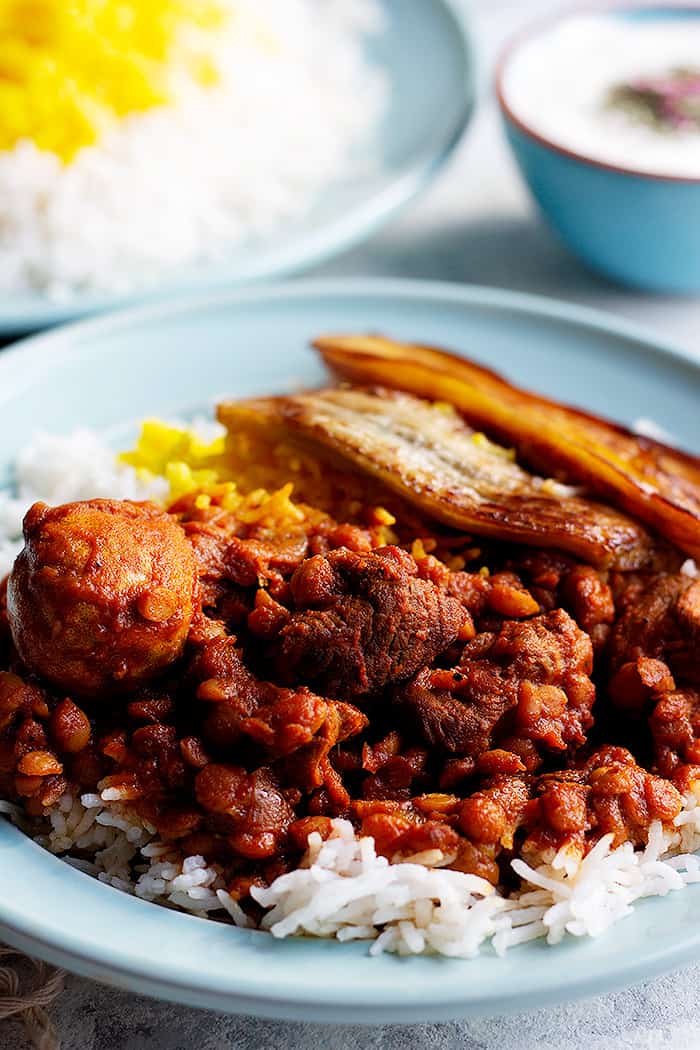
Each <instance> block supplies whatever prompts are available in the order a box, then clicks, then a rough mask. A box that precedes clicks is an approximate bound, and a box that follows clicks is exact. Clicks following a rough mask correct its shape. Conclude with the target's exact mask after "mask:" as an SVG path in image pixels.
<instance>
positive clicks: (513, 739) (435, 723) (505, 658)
mask: <svg viewBox="0 0 700 1050" xmlns="http://www.w3.org/2000/svg"><path fill="white" fill-rule="evenodd" d="M592 664H593V654H592V649H591V642H590V639H589V638H588V636H587V635H586V634H584V633H583V631H581V630H580V629H579V628H578V627H577V626H576V624H575V623H574V621H573V620H572V619H571V617H570V616H568V615H567V613H565V612H563V611H562V610H561V609H557V610H555V611H553V612H550V613H547V614H545V615H543V616H536V617H534V618H533V619H531V620H527V621H524V622H522V623H520V622H517V621H514V620H508V621H505V622H504V623H503V624H502V625H501V628H500V630H499V631H498V632H497V633H496V632H487V633H484V634H480V635H478V636H477V637H476V638H475V639H474V640H473V641H472V642H469V643H467V645H466V646H465V649H464V654H463V657H462V661H461V663H460V665H459V667H458V668H455V669H453V670H450V671H443V670H423V671H421V672H420V673H419V674H418V675H417V676H416V677H415V678H414V680H413V681H412V682H411V683H409V684H408V685H407V686H405V687H404V688H402V689H399V690H397V692H396V703H397V705H398V707H399V709H400V710H401V711H402V712H403V713H404V715H405V717H406V718H407V719H408V720H409V721H410V723H411V724H412V725H413V726H414V727H415V728H417V729H418V731H419V732H420V733H421V735H422V736H423V738H424V739H425V740H427V741H428V743H429V744H431V745H432V746H433V747H438V748H440V749H442V750H443V751H447V752H449V753H451V754H454V755H460V756H470V757H472V758H473V759H474V760H477V759H478V758H479V757H480V756H481V755H482V753H483V752H485V751H489V750H491V749H492V748H494V747H498V748H502V749H505V750H508V751H513V752H515V754H517V755H519V756H520V757H521V758H522V761H523V763H524V764H525V766H526V768H535V767H536V766H537V764H538V762H539V757H540V755H541V754H542V753H543V752H547V751H563V750H565V749H567V748H569V747H571V746H576V745H579V744H582V743H583V742H584V741H585V739H586V737H585V732H586V730H587V729H589V728H590V726H591V725H592V724H593V717H592V715H591V707H592V704H593V700H594V698H595V689H594V686H593V684H592V682H591V680H590V678H589V675H590V673H591V670H592Z"/></svg>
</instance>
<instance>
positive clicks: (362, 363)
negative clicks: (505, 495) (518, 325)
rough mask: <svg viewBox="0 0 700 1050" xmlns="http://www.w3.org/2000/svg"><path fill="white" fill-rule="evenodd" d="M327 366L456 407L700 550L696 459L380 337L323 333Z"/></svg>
mask: <svg viewBox="0 0 700 1050" xmlns="http://www.w3.org/2000/svg"><path fill="white" fill-rule="evenodd" d="M314 345H315V347H316V349H317V350H319V351H320V353H321V356H322V357H323V360H324V361H325V363H326V364H327V365H328V366H329V367H330V368H331V370H332V371H333V372H335V373H336V374H337V375H339V376H340V377H341V378H343V379H349V380H350V381H352V382H354V383H380V384H382V385H384V386H387V387H391V388H394V389H399V390H406V391H410V392H411V393H413V394H418V395H419V396H421V397H428V398H431V399H435V400H440V401H446V402H448V403H449V404H452V405H454V406H455V407H456V408H457V409H458V410H459V411H460V412H461V413H462V414H463V415H464V418H465V419H466V420H467V421H468V422H469V423H471V424H472V425H475V426H479V427H483V428H484V430H485V431H486V432H487V433H488V434H490V435H492V436H493V437H494V438H495V439H496V440H498V441H504V442H506V443H508V444H510V445H513V446H514V447H515V448H516V450H517V452H518V456H519V457H520V458H521V460H522V461H523V462H524V463H528V464H529V465H530V466H532V467H534V469H536V470H542V471H547V472H548V473H550V474H554V475H555V476H557V477H559V478H562V479H563V480H566V481H569V482H574V483H578V484H583V485H586V487H587V488H589V489H590V490H591V491H593V492H597V493H599V494H600V495H601V496H603V498H604V499H606V500H608V501H609V502H611V503H612V504H614V505H616V506H619V507H621V508H623V509H624V510H626V511H628V512H629V513H630V514H632V515H634V517H635V518H638V519H639V520H641V521H644V522H646V523H647V524H648V525H650V526H651V527H652V528H653V529H656V530H657V531H658V532H659V533H660V534H661V535H662V536H665V537H666V538H667V539H668V540H670V541H671V542H672V543H674V544H675V545H676V546H678V547H680V548H681V550H684V551H686V552H687V553H688V554H690V555H691V557H696V556H700V460H699V459H698V457H697V456H693V455H690V454H688V453H685V452H681V451H679V450H678V449H673V448H669V447H668V446H666V445H662V444H660V443H659V442H658V441H653V440H651V439H650V438H647V437H642V436H641V435H639V434H634V433H632V432H631V431H629V430H627V429H626V428H625V427H622V426H619V425H618V424H615V423H611V422H608V421H607V420H605V419H601V418H600V417H598V416H594V415H591V414H590V413H587V412H583V411H581V410H580V409H576V408H571V407H569V406H567V405H562V404H560V403H559V402H556V401H551V400H549V399H547V398H544V397H540V396H538V395H535V394H531V393H529V392H528V391H526V390H523V389H521V388H519V387H516V386H513V385H511V384H510V383H508V382H507V381H506V380H505V379H503V378H502V377H501V376H500V375H498V374H497V373H495V372H492V371H491V370H490V369H487V368H483V367H482V366H480V365H477V364H476V363H475V362H473V361H469V360H468V359H467V358H465V357H462V356H460V355H457V354H451V353H447V352H446V351H444V350H436V349H433V348H431V347H425V346H415V345H413V344H405V343H399V342H395V341H394V340H391V339H385V338H382V337H381V336H361V335H360V336H356V335H350V336H325V337H323V338H322V339H318V340H316V342H315V344H314Z"/></svg>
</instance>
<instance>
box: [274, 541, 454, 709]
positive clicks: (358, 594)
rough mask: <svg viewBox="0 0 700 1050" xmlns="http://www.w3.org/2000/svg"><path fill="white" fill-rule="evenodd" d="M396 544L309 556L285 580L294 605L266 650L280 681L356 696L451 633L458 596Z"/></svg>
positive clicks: (409, 668)
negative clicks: (421, 571) (423, 574)
mask: <svg viewBox="0 0 700 1050" xmlns="http://www.w3.org/2000/svg"><path fill="white" fill-rule="evenodd" d="M417 573H418V570H417V566H416V563H415V561H414V559H413V558H412V557H411V556H410V555H409V554H407V553H406V552H405V551H403V550H401V549H400V548H399V547H383V548H380V549H378V550H375V551H372V552H371V553H369V554H355V553H353V552H352V551H348V550H343V549H341V550H338V551H332V552H330V553H329V554H327V555H325V556H321V555H316V556H315V557H313V558H309V559H308V560H307V561H305V562H303V563H302V565H301V566H300V567H299V568H298V569H297V571H296V573H295V574H294V576H293V577H292V580H291V593H292V598H293V603H294V610H293V612H292V613H291V615H290V617H289V619H288V620H287V622H286V623H285V624H284V625H283V626H282V628H281V630H280V631H279V634H278V635H277V636H276V638H275V639H274V640H273V641H272V642H271V643H270V645H269V647H268V650H267V656H268V659H269V661H270V664H271V666H272V667H274V671H275V676H276V677H277V678H278V679H279V680H280V681H283V682H288V683H291V682H312V683H314V684H315V685H316V686H317V687H319V688H321V689H322V690H323V691H324V692H325V693H328V694H329V695H331V696H338V697H359V696H367V695H369V694H373V693H377V692H379V691H380V690H382V689H383V688H384V687H385V686H387V685H389V684H391V683H393V682H399V681H403V680H404V679H406V678H410V677H411V675H413V674H415V673H416V671H417V670H418V669H419V668H421V667H423V666H425V665H428V664H431V663H432V662H433V661H434V660H435V658H436V656H438V655H439V654H440V653H441V652H442V651H443V650H444V649H446V648H447V646H449V645H450V644H451V643H452V642H453V641H454V640H455V639H456V638H457V636H458V634H459V631H460V629H461V627H462V626H463V624H464V621H465V614H464V611H463V609H462V607H461V605H460V603H459V602H458V601H457V600H456V599H454V598H451V597H450V596H449V595H447V594H445V593H444V592H443V591H442V590H441V589H440V588H438V587H436V586H435V585H434V584H432V583H430V582H428V581H426V580H421V579H419V577H418V575H417Z"/></svg>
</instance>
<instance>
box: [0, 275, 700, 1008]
mask: <svg viewBox="0 0 700 1050" xmlns="http://www.w3.org/2000/svg"><path fill="white" fill-rule="evenodd" d="M352 330H355V331H358V330H361V331H381V332H385V333H387V334H391V335H394V336H398V337H399V338H405V339H408V340H416V341H422V342H427V343H430V342H432V343H437V344H442V345H445V346H448V347H453V348H455V349H459V350H462V351H464V352H465V353H467V354H469V355H471V356H473V357H475V358H477V359H478V360H480V361H483V362H484V363H486V364H488V365H490V366H492V367H494V368H497V369H500V370H502V371H504V372H505V373H506V374H507V375H508V376H510V377H512V378H513V379H515V380H516V381H519V382H521V383H524V384H526V385H527V386H529V387H532V388H534V389H536V390H538V391H540V392H542V393H545V394H550V395H553V396H555V397H558V398H562V399H563V400H566V401H571V402H575V403H577V404H579V405H582V406H584V407H586V408H589V409H593V410H594V411H597V412H601V413H604V414H607V415H610V416H613V417H615V418H617V419H619V420H622V421H624V422H627V423H630V422H632V421H633V420H635V419H636V418H637V417H639V416H641V415H645V416H653V417H654V418H655V419H656V421H657V422H658V423H659V424H660V425H661V426H664V427H666V428H667V429H668V430H670V431H672V432H673V433H674V434H676V435H677V436H678V438H679V439H680V440H681V442H682V443H683V444H684V445H686V446H687V447H688V448H691V449H695V451H697V450H698V447H699V446H700V433H699V430H698V415H697V406H698V403H699V399H700V365H698V364H694V363H693V362H692V361H690V360H689V359H688V358H687V357H685V356H684V355H683V354H682V353H680V352H679V351H677V350H673V349H672V348H668V347H665V346H663V345H661V344H659V343H658V342H657V341H655V340H654V339H653V338H651V337H649V336H648V335H645V333H644V332H642V331H639V330H637V329H636V328H634V327H633V326H631V325H626V324H624V323H621V322H618V321H615V320H612V319H610V318H609V317H606V316H605V315H604V314H597V313H594V312H591V311H587V310H583V309H581V308H578V307H573V306H567V305H565V304H558V303H554V302H551V301H547V300H545V299H537V298H534V297H528V296H523V295H515V294H510V293H506V292H497V291H489V290H486V289H476V288H459V287H457V286H450V285H438V284H427V283H426V284H421V283H410V282H399V281H374V282H371V281H343V282H302V283H296V284H292V285H287V286H281V287H277V288H269V289H258V290H252V291H248V292H239V293H228V294H226V295H220V296H218V297H216V298H208V299H201V298H199V299H191V300H189V301H186V302H184V303H182V304H180V305H176V306H172V305H171V306H156V307H148V308H145V309H141V310H136V311H131V312H129V313H124V314H121V315H116V316H113V317H109V318H105V319H100V320H95V321H88V322H85V323H82V324H80V325H75V326H72V327H69V328H65V329H61V330H60V331H57V332H55V333H49V334H48V335H44V336H40V337H38V338H36V339H33V340H30V341H28V342H26V343H24V344H22V345H20V346H18V347H17V348H16V349H12V350H9V351H6V352H5V353H3V354H0V437H1V441H2V456H1V457H0V476H1V474H2V472H3V470H4V471H5V474H6V472H7V466H8V463H9V461H10V460H11V458H12V456H13V454H14V453H15V452H16V451H17V449H19V448H20V446H21V445H22V444H24V443H25V442H26V441H27V439H28V438H29V437H30V435H31V433H32V432H33V431H34V430H35V429H36V428H37V427H38V426H41V427H42V428H44V429H48V430H54V431H58V432H66V431H70V430H71V429H73V428H74V427H75V426H77V425H89V426H99V427H104V428H109V429H112V430H118V429H119V428H123V426H124V425H125V424H129V423H130V422H132V423H133V421H134V420H135V419H137V418H138V417H140V416H143V415H153V414H155V413H158V414H161V415H165V416H169V415H170V416H172V415H177V414H183V413H187V412H189V411H192V410H197V409H201V408H202V407H203V406H204V405H207V404H211V402H212V401H213V399H215V398H216V397H217V396H220V395H233V396H239V395H241V396H245V395H253V394H261V393H270V392H275V391H279V390H283V389H284V388H285V387H288V386H290V385H294V386H297V385H299V384H300V383H304V384H310V383H315V382H318V381H319V380H321V379H322V377H323V372H322V370H321V368H320V366H319V364H318V362H317V360H316V358H315V356H314V354H313V353H312V352H311V351H310V350H309V349H308V342H309V340H310V339H312V338H313V337H314V336H315V335H317V334H319V333H321V332H328V331H352ZM6 476H7V474H6ZM699 915H700V886H695V887H691V888H689V889H686V890H684V891H681V892H680V893H671V894H669V896H668V897H666V898H665V899H663V900H660V899H654V900H648V901H643V902H641V903H640V904H638V905H637V908H636V910H635V913H634V915H633V916H631V917H630V918H627V919H624V920H623V921H622V922H621V923H619V924H618V925H617V926H616V927H615V928H614V929H613V930H612V931H611V932H610V933H608V934H607V935H606V936H603V937H601V938H600V939H598V940H589V941H578V940H574V939H573V938H570V939H568V940H567V941H566V942H564V943H562V944H560V945H558V946H557V947H556V948H548V947H547V946H545V945H544V944H542V943H541V942H534V943H531V944H528V945H524V946H522V947H519V948H515V949H513V950H512V951H511V952H510V953H509V954H508V955H507V956H506V957H505V958H504V959H498V958H497V957H496V956H495V955H494V954H493V953H492V952H491V951H490V950H487V951H486V952H485V953H484V954H483V955H482V956H481V957H480V958H479V959H478V960H475V961H462V960H459V961H457V960H447V959H440V958H413V959H399V958H396V957H393V956H381V957H379V958H376V959H375V958H370V957H368V955H367V945H366V944H338V943H336V942H322V941H311V940H292V941H283V942H280V941H274V940H273V939H272V938H271V937H270V936H269V935H267V934H261V933H254V932H249V931H241V930H236V929H234V928H232V927H230V926H225V925H222V924H218V923H213V922H205V921H203V920H201V919H196V918H193V917H192V916H188V915H182V914H178V913H176V912H171V911H167V910H165V909H163V908H159V907H158V906H156V905H153V904H147V903H145V902H143V901H140V900H137V899H135V898H132V897H129V896H126V895H124V894H121V893H119V892H118V891H116V890H113V889H111V888H109V887H106V886H104V885H102V884H101V883H99V882H96V881H94V880H92V879H90V878H89V877H88V876H86V875H83V874H81V873H80V872H78V871H75V870H74V869H72V868H70V867H68V866H67V865H65V864H63V863H62V862H61V861H60V860H57V859H56V858H54V857H52V856H50V855H49V854H48V853H46V852H44V851H43V850H41V849H40V848H39V847H38V846H37V845H35V843H33V842H31V841H30V840H29V839H27V838H26V837H24V836H23V835H22V834H21V833H20V832H19V831H17V830H16V829H15V828H13V827H11V826H10V825H9V824H7V823H5V822H4V821H2V820H0V941H5V942H7V943H9V944H11V945H15V946H17V947H19V948H22V949H24V950H26V951H28V952H31V953H33V954H34V955H37V956H40V957H42V958H44V959H47V960H49V961H50V962H53V963H57V964H60V965H63V966H66V967H67V968H68V969H70V970H73V971H75V972H77V973H81V974H84V975H86V976H89V977H94V978H97V979H100V980H103V981H107V982H110V983H113V984H116V985H118V986H120V987H123V988H128V989H131V990H133V991H136V992H142V993H145V994H149V995H154V996H159V997H162V998H166V999H172V1000H175V1001H178V1002H184V1003H189V1004H193V1005H196V1006H202V1007H210V1008H215V1009H219V1010H227V1011H231V1012H246V1013H252V1014H260V1015H264V1016H270V1017H284V1018H304V1019H308V1020H319V1021H323V1020H326V1021H331V1020H332V1021H336V1022H338V1021H347V1022H366V1023H370V1022H379V1021H414V1022H415V1021H427V1020H443V1019H447V1018H451V1017H456V1016H459V1015H463V1014H468V1013H501V1012H505V1011H512V1010H518V1009H523V1010H524V1009H531V1008H532V1007H535V1006H538V1005H542V1004H545V1003H550V1002H555V1001H558V1000H565V999H571V998H575V997H579V996H585V995H590V994H594V993H600V992H606V991H609V990H611V989H613V988H616V987H619V986H621V985H623V984H627V983H631V982H634V981H638V980H642V979H644V978H648V977H651V976H653V975H654V974H656V973H659V972H661V971H664V970H668V969H671V968H673V967H674V966H679V965H681V964H683V963H685V962H689V961H690V960H692V959H697V958H700V918H699V917H698V916H699Z"/></svg>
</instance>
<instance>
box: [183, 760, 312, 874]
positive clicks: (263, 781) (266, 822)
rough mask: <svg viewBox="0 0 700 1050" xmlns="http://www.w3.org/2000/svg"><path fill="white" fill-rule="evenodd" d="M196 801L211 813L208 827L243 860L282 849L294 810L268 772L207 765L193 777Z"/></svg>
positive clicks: (263, 855)
mask: <svg viewBox="0 0 700 1050" xmlns="http://www.w3.org/2000/svg"><path fill="white" fill-rule="evenodd" d="M195 792H196V796H197V802H198V803H199V805H200V806H201V807H202V809H204V810H205V811H206V812H207V813H210V814H213V815H214V816H215V818H216V819H214V820H212V821H211V823H212V826H213V827H214V828H215V829H216V830H217V831H219V832H221V833H224V834H225V835H226V837H227V840H228V843H229V845H230V847H231V848H232V849H233V850H234V852H235V853H238V854H240V855H241V856H243V857H249V858H251V859H254V860H258V859H261V858H264V857H272V856H274V855H275V854H276V853H277V852H278V851H279V850H280V848H281V847H283V846H284V844H285V842H286V839H287V834H288V830H289V826H290V824H291V823H292V822H293V820H294V811H293V810H292V808H291V806H290V805H289V803H288V802H287V800H286V799H285V797H284V795H283V794H282V792H281V791H280V789H279V786H278V784H277V782H276V780H275V778H274V775H273V773H272V771H271V770H270V769H266V768H264V767H263V768H261V769H256V770H255V772H253V773H247V772H246V771H245V769H241V768H240V767H238V766H230V765H216V764H214V763H211V764H209V765H207V766H205V767H204V769H203V770H202V771H201V772H200V773H199V774H198V775H197V778H196V781H195Z"/></svg>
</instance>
